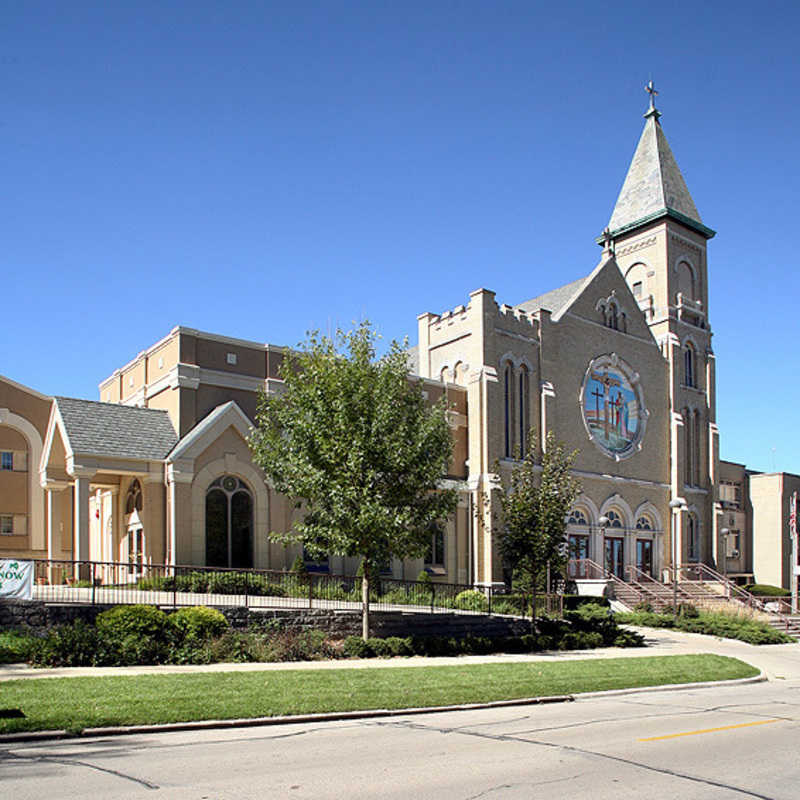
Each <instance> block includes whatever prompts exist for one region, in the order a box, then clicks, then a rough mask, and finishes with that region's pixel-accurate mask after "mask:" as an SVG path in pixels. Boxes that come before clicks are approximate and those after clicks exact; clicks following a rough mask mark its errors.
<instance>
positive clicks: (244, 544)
mask: <svg viewBox="0 0 800 800" xmlns="http://www.w3.org/2000/svg"><path fill="white" fill-rule="evenodd" d="M206 565H207V566H209V567H236V568H239V569H243V568H248V567H252V566H253V495H252V494H251V492H250V489H249V488H248V487H247V486H246V485H245V484H244V483H243V482H242V481H241V480H239V478H236V477H234V476H233V475H225V476H223V477H222V478H217V480H215V481H214V482H213V483H212V484H211V485H210V486H209V487H208V491H207V492H206Z"/></svg>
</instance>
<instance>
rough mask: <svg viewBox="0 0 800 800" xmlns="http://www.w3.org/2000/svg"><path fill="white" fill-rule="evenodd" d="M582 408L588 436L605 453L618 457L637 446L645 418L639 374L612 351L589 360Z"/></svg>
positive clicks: (622, 456)
mask: <svg viewBox="0 0 800 800" xmlns="http://www.w3.org/2000/svg"><path fill="white" fill-rule="evenodd" d="M581 408H582V411H583V423H584V425H585V426H586V430H587V432H588V434H589V438H590V439H591V440H592V441H593V442H594V443H595V444H596V445H597V446H598V447H599V448H600V449H601V450H602V451H603V452H604V453H605V454H606V455H607V456H609V457H611V458H615V459H616V460H619V459H621V458H627V457H628V456H630V455H633V453H634V452H636V451H637V450H638V449H639V445H640V442H641V439H642V436H643V435H644V427H645V423H646V421H647V410H646V409H645V407H644V401H643V398H642V389H641V385H640V383H639V376H638V374H637V373H636V372H634V371H633V370H632V369H631V368H630V367H629V366H628V365H627V364H626V363H625V362H624V361H622V359H620V358H618V357H617V356H616V355H615V354H613V353H612V354H611V355H605V356H600V357H599V358H595V359H594V360H593V361H592V362H591V363H590V364H589V368H588V369H587V370H586V375H585V377H584V379H583V388H582V391H581Z"/></svg>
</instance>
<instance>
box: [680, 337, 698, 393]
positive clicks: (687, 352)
mask: <svg viewBox="0 0 800 800" xmlns="http://www.w3.org/2000/svg"><path fill="white" fill-rule="evenodd" d="M696 366H697V365H696V363H695V352H694V346H693V345H692V343H691V342H686V344H685V346H684V348H683V383H684V385H685V386H697V383H696V380H697V377H696Z"/></svg>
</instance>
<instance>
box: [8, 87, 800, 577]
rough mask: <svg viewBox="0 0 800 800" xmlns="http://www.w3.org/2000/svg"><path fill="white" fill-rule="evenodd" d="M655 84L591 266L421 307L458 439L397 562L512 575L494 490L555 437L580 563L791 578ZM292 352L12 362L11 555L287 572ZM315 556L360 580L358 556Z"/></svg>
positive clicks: (196, 337) (176, 336)
mask: <svg viewBox="0 0 800 800" xmlns="http://www.w3.org/2000/svg"><path fill="white" fill-rule="evenodd" d="M648 91H649V92H650V107H649V109H648V110H647V113H646V114H645V123H644V130H643V131H642V134H641V137H640V139H639V142H638V145H637V147H636V151H635V153H634V156H633V160H632V161H631V164H630V166H629V169H628V172H627V175H626V177H625V180H624V183H623V185H622V190H621V191H620V194H619V197H618V198H617V201H616V204H615V206H614V209H613V212H612V214H611V218H610V220H609V221H608V224H607V226H606V228H605V230H604V231H603V234H602V236H601V237H600V238H599V239H598V244H600V245H601V246H602V252H601V256H600V260H599V263H598V264H597V265H596V266H595V267H594V269H592V270H591V271H590V272H589V273H588V274H587V275H586V276H585V277H584V278H581V279H580V280H577V281H574V282H572V283H569V284H567V285H565V286H561V287H560V288H557V289H554V290H552V291H549V292H547V293H545V294H540V295H538V296H536V297H533V298H532V299H530V300H521V301H520V300H519V298H511V299H512V300H513V302H512V303H510V304H508V303H506V302H498V300H497V299H496V297H495V293H494V292H493V291H491V290H490V289H485V288H481V289H477V290H475V291H472V292H471V293H469V294H468V295H467V294H464V295H463V296H461V297H454V298H453V303H454V307H452V308H451V310H448V311H445V312H444V313H441V314H434V313H429V312H426V313H423V314H421V315H420V316H419V317H418V343H417V345H416V346H415V347H414V348H412V349H411V351H410V353H409V363H410V377H411V379H417V380H421V381H422V382H423V388H424V391H425V392H426V394H427V396H428V398H429V400H430V401H431V402H435V401H436V400H438V399H439V398H441V396H442V395H446V397H447V401H448V404H449V406H450V409H451V410H450V412H449V418H450V423H451V428H452V431H453V440H454V450H453V458H452V461H451V465H450V469H449V474H448V475H447V476H446V478H444V480H446V482H447V484H448V485H449V486H453V487H455V488H456V489H457V490H458V492H459V506H458V509H457V511H456V513H455V515H454V516H453V518H452V519H451V520H449V522H448V524H447V526H446V529H445V530H444V531H441V532H438V533H437V534H433V536H432V542H431V547H430V548H429V552H428V555H427V556H426V557H425V558H424V559H418V560H416V561H405V562H402V561H399V560H396V561H395V562H394V563H392V564H391V565H390V568H391V571H392V573H393V575H394V576H395V577H398V578H406V579H415V578H416V577H417V576H418V575H419V573H420V572H421V571H422V570H423V569H425V570H426V571H427V572H428V573H429V574H431V575H432V577H433V578H434V579H435V580H441V581H446V582H451V583H470V584H478V585H493V586H500V585H502V583H503V579H504V569H503V564H502V560H501V558H500V555H499V551H498V546H497V539H496V536H495V535H493V525H494V521H495V520H496V518H497V515H498V512H499V508H500V504H499V492H500V491H501V485H502V484H503V483H506V482H507V478H508V475H509V473H510V471H511V469H512V468H513V466H514V464H515V460H516V459H517V458H519V457H520V456H521V455H525V454H526V453H528V452H529V451H534V453H535V454H536V455H537V457H540V456H541V453H542V451H543V448H544V447H545V443H546V435H547V433H548V432H551V431H552V432H553V433H554V434H555V436H556V438H557V439H559V440H560V441H562V442H564V443H565V445H566V446H567V448H568V449H570V450H573V449H574V450H576V451H577V452H578V455H577V458H576V461H575V465H574V473H575V475H576V477H577V478H578V479H579V480H580V483H581V485H582V492H581V494H580V496H579V497H578V499H577V501H576V503H575V506H574V508H573V509H572V511H571V513H570V515H569V519H568V525H567V533H568V536H569V539H570V545H571V548H572V552H573V553H574V554H576V555H577V556H579V557H582V558H586V559H591V560H592V561H594V562H596V563H598V564H600V565H602V566H603V567H604V568H605V569H606V570H607V571H608V572H610V573H612V574H614V575H615V576H617V577H618V578H620V579H622V580H628V579H631V578H636V577H637V576H640V575H641V574H642V573H645V574H648V575H652V576H655V577H659V578H660V577H662V576H663V574H664V570H665V568H667V567H669V566H670V565H671V564H672V561H673V558H675V559H676V560H677V562H678V563H679V564H686V563H692V562H701V563H706V564H708V565H711V566H713V567H715V568H716V569H719V570H720V571H723V570H724V571H725V572H726V573H728V574H730V575H732V576H736V577H737V578H740V579H742V580H745V579H751V578H752V575H753V572H754V570H755V571H756V572H760V571H761V570H763V571H764V574H765V575H769V576H770V578H771V579H772V577H773V576H775V577H774V580H775V581H777V580H782V579H783V578H786V579H787V580H788V577H787V576H788V571H787V568H786V566H785V564H784V563H783V562H784V561H785V560H786V558H788V556H787V555H786V553H785V552H784V548H783V542H784V533H783V530H782V529H781V528H780V527H778V526H780V525H781V524H783V516H782V510H781V509H782V508H783V506H784V503H783V501H784V494H785V492H784V489H783V487H784V486H785V485H786V486H788V485H790V483H791V481H789V483H787V482H786V481H784V480H783V479H781V480H780V481H770V480H768V479H767V477H768V476H755V475H753V474H752V473H750V472H748V471H747V470H746V468H745V467H744V466H742V465H737V464H733V463H726V462H720V458H719V431H718V429H717V425H716V394H715V392H716V389H715V358H714V353H713V350H712V346H711V336H712V330H711V317H710V304H709V286H708V262H707V246H708V242H709V240H710V239H712V238H713V236H714V231H713V230H711V229H710V228H709V227H707V226H706V225H705V224H704V223H703V221H702V219H701V217H700V213H699V212H698V210H697V207H696V206H695V204H694V201H693V200H692V197H691V195H690V193H689V190H688V188H687V185H686V182H685V181H684V178H683V176H682V174H681V172H680V169H679V168H678V165H677V162H676V160H675V157H674V156H673V154H672V150H671V149H670V146H669V144H668V142H667V139H666V136H665V134H664V131H663V129H662V127H661V123H660V120H659V117H660V113H659V111H658V110H657V109H656V107H655V103H654V96H655V91H654V90H653V87H652V83H651V84H650V85H649V86H648ZM523 296H524V295H523ZM459 302H460V304H457V303H459ZM287 353H288V351H287V349H286V348H284V347H281V346H276V345H272V344H264V343H259V342H251V341H244V340H240V339H234V338H231V337H226V336H220V335H216V334H209V333H204V332H201V331H197V330H193V329H188V328H183V327H177V328H175V329H173V330H172V331H170V333H169V334H168V335H167V336H165V337H164V338H163V339H162V340H160V341H159V342H156V343H155V344H154V345H152V346H150V347H148V348H147V349H146V350H144V351H142V352H141V353H139V355H137V356H136V357H135V358H134V359H133V360H131V361H130V362H129V363H128V364H126V365H125V366H123V367H121V368H120V369H118V370H116V371H115V372H114V373H113V374H112V375H110V376H109V377H108V378H106V379H105V380H103V381H102V382H101V383H100V398H99V400H98V401H94V400H80V399H74V398H66V397H53V398H47V397H44V396H42V395H40V394H38V393H37V392H35V391H33V390H29V389H27V388H26V387H22V386H19V385H18V384H16V383H14V382H13V381H10V380H8V379H4V378H2V377H0V459H2V464H0V467H1V468H0V557H3V556H5V555H13V556H15V557H35V558H53V559H75V560H86V559H90V560H95V561H106V562H120V561H121V562H125V563H131V564H137V565H141V566H145V565H147V564H179V565H197V566H202V565H208V566H225V567H227V566H230V567H238V568H244V567H256V568H263V569H276V570H280V569H286V568H288V567H289V566H290V565H291V564H292V562H293V561H294V559H295V557H296V556H297V555H298V554H301V553H302V548H301V547H300V546H299V545H298V546H297V547H295V548H292V547H289V548H286V547H284V546H283V545H279V544H274V543H271V542H270V541H269V539H268V536H267V534H268V532H269V531H283V530H288V529H289V528H290V527H291V525H292V520H293V514H294V513H295V512H294V509H293V507H292V504H291V503H290V502H288V501H287V499H286V498H285V497H283V496H281V495H278V494H277V493H275V492H274V491H273V490H272V489H271V488H270V486H269V485H268V483H267V482H265V480H264V476H263V475H262V474H261V472H260V471H259V470H258V468H257V467H255V466H254V464H253V463H252V461H251V459H250V453H249V449H248V446H247V437H248V433H249V430H250V428H251V426H252V424H253V420H254V418H255V412H256V403H257V398H258V393H259V392H260V391H265V392H267V393H268V394H269V393H273V392H276V391H280V384H281V379H280V377H279V366H280V364H281V363H282V361H283V359H284V358H285V357H286V356H287ZM532 431H533V434H532V433H531V432H532ZM798 480H800V479H798ZM792 485H793V484H792ZM752 486H757V487H759V492H760V494H759V496H758V500H757V502H752V503H751V502H750V501H749V496H748V492H749V491H750V487H752ZM773 506H775V508H777V509H778V513H777V518H776V514H775V513H773V512H774V509H773ZM756 508H758V509H765V511H764V516H763V519H761V518H759V519H756V518H755V517H754V512H755V509H756ZM769 509H772V511H770V510H769ZM731 520H733V522H731ZM734 525H735V527H734ZM673 531H674V541H673ZM756 538H758V540H759V541H756ZM768 543H769V544H768ZM732 545H735V546H732ZM673 554H674V556H673ZM759 565H760V566H759ZM309 566H310V567H312V568H314V569H318V570H328V571H330V572H331V573H351V574H352V573H353V572H354V571H355V570H356V568H357V566H358V564H357V563H356V562H355V561H354V560H351V559H341V558H335V557H331V558H330V559H328V561H321V562H314V563H310V564H309ZM756 577H759V576H758V575H757V576H756Z"/></svg>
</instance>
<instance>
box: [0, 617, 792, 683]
mask: <svg viewBox="0 0 800 800" xmlns="http://www.w3.org/2000/svg"><path fill="white" fill-rule="evenodd" d="M635 630H638V631H639V632H640V633H642V634H644V635H645V636H646V638H647V644H648V646H647V647H634V648H628V649H619V648H616V647H601V648H598V649H596V650H573V651H567V652H563V651H547V652H543V653H525V654H507V655H506V654H500V655H487V656H454V657H439V658H425V657H422V656H414V657H411V658H390V659H382V658H371V659H344V660H340V661H289V662H279V663H268V664H262V663H256V664H253V663H247V664H187V665H175V664H165V665H160V666H145V667H56V668H53V669H34V668H33V667H29V666H27V664H2V665H0V681H7V680H17V679H20V678H24V679H31V678H37V679H46V678H74V677H81V676H85V675H92V676H104V675H153V674H166V673H193V672H260V671H271V670H324V669H395V668H398V667H434V666H445V665H448V664H498V663H500V664H501V663H520V662H527V661H530V662H536V661H576V660H586V659H597V658H637V657H641V656H668V655H691V654H698V653H714V654H716V655H722V656H731V657H733V658H738V659H740V660H741V661H744V662H746V663H748V664H752V665H753V666H754V667H757V668H758V669H760V670H762V671H763V672H764V673H765V674H766V676H767V678H768V679H769V680H790V681H792V680H797V681H800V643H795V644H779V645H760V646H757V645H751V644H747V643H746V642H739V641H735V640H732V639H720V638H717V637H714V636H704V635H702V634H698V633H683V632H682V631H674V630H666V629H663V628H635Z"/></svg>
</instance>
